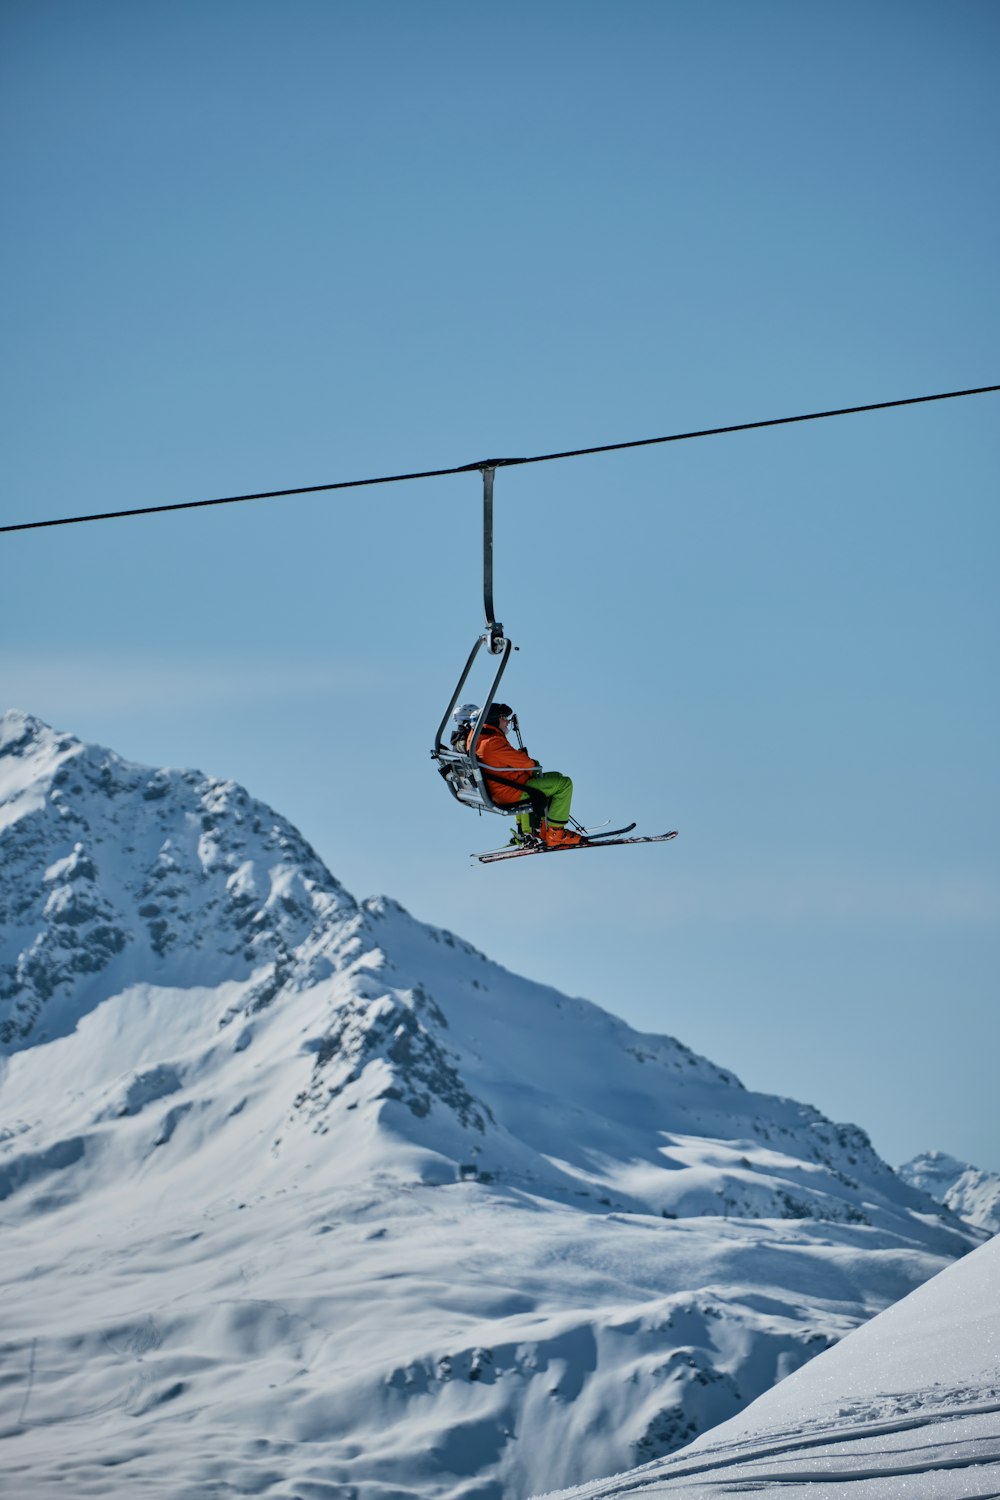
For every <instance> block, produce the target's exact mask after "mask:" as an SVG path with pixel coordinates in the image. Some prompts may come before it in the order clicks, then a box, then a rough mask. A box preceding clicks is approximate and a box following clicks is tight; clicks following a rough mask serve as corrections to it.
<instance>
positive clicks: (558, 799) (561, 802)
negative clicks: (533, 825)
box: [517, 771, 573, 832]
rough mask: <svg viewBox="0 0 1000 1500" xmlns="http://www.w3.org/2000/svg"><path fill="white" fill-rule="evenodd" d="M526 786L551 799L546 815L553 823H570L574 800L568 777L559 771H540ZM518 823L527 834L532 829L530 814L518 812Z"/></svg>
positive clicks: (530, 778)
mask: <svg viewBox="0 0 1000 1500" xmlns="http://www.w3.org/2000/svg"><path fill="white" fill-rule="evenodd" d="M525 786H529V787H530V788H531V790H532V791H533V792H541V794H542V796H543V797H547V798H548V799H549V805H548V807H547V808H546V810H545V815H546V817H547V818H548V819H549V821H550V822H551V823H566V822H568V820H569V807H570V802H571V801H572V799H573V783H572V781H571V780H570V779H569V777H568V776H563V775H561V773H560V772H559V771H539V772H538V773H537V775H535V776H531V777H529V778H528V780H527V781H526V782H525ZM517 821H518V823H519V824H520V825H521V827H522V829H524V831H525V832H527V830H528V828H529V827H530V817H529V814H528V813H527V812H518V815H517Z"/></svg>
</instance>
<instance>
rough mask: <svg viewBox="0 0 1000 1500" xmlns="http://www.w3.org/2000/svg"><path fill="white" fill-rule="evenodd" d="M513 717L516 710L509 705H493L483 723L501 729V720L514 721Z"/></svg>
mask: <svg viewBox="0 0 1000 1500" xmlns="http://www.w3.org/2000/svg"><path fill="white" fill-rule="evenodd" d="M513 717H514V710H513V709H512V708H511V706H510V704H509V703H491V704H490V706H489V710H488V712H487V714H486V718H485V719H484V720H483V722H484V723H485V724H493V725H495V726H496V728H497V729H499V728H500V720H501V719H512V718H513Z"/></svg>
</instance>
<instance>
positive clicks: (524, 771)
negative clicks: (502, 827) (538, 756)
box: [465, 724, 538, 807]
mask: <svg viewBox="0 0 1000 1500" xmlns="http://www.w3.org/2000/svg"><path fill="white" fill-rule="evenodd" d="M471 745H472V734H471V732H470V734H469V738H468V739H467V740H466V742H465V748H466V750H468V749H469V748H470V746H471ZM476 759H477V760H479V761H482V763H483V765H484V766H495V767H496V769H497V770H498V771H502V772H503V775H504V779H503V781H495V780H494V779H493V777H492V776H487V778H486V787H487V790H488V792H489V794H490V796H491V797H492V798H493V801H494V802H499V803H500V804H501V806H502V807H510V806H513V804H514V803H515V802H521V801H522V800H523V797H524V793H523V792H521V791H519V790H518V787H522V786H524V784H525V782H526V781H529V780H530V779H531V776H532V775H533V774H534V772H535V771H537V770H538V762H537V760H532V758H531V756H530V755H529V754H528V752H527V750H516V749H515V748H514V746H513V745H512V744H510V743H509V741H508V739H507V736H506V735H505V734H504V733H503V731H502V730H501V729H498V728H497V727H496V726H495V725H494V724H484V725H483V730H482V733H481V734H480V736H479V740H478V743H477V745H476ZM509 781H514V782H516V783H517V785H516V786H508V785H507V783H508V782H509Z"/></svg>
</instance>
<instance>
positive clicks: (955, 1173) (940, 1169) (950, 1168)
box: [899, 1151, 1000, 1234]
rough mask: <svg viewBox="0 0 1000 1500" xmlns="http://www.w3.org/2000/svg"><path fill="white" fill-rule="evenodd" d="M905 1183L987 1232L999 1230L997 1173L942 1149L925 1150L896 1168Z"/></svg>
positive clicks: (999, 1191) (999, 1188)
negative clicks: (920, 1154) (957, 1157)
mask: <svg viewBox="0 0 1000 1500" xmlns="http://www.w3.org/2000/svg"><path fill="white" fill-rule="evenodd" d="M899 1175H900V1177H902V1179H903V1181H904V1182H909V1183H910V1184H911V1185H912V1186H913V1187H916V1188H919V1189H920V1190H921V1192H924V1193H929V1194H930V1196H931V1197H932V1198H936V1199H937V1201H938V1202H939V1203H943V1204H945V1206H946V1207H947V1208H950V1209H951V1210H952V1212H953V1213H956V1214H958V1216H959V1218H960V1219H966V1220H967V1221H968V1222H969V1223H970V1224H975V1225H977V1226H978V1228H980V1229H985V1230H987V1231H988V1232H989V1233H990V1234H997V1233H1000V1175H998V1174H997V1173H996V1172H984V1171H983V1170H982V1169H981V1168H979V1167H971V1166H969V1164H968V1162H964V1161H956V1159H955V1158H954V1157H953V1156H948V1155H946V1153H945V1152H944V1151H925V1152H924V1154H923V1155H922V1156H915V1157H914V1158H913V1160H912V1161H908V1162H904V1164H903V1166H901V1167H900V1169H899Z"/></svg>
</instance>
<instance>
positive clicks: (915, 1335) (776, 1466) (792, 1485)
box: [563, 1239, 1000, 1500]
mask: <svg viewBox="0 0 1000 1500" xmlns="http://www.w3.org/2000/svg"><path fill="white" fill-rule="evenodd" d="M998 1347H1000V1239H993V1240H991V1241H990V1243H989V1244H988V1245H983V1246H982V1247H981V1248H980V1249H978V1250H977V1251H976V1252H975V1253H974V1254H973V1255H969V1256H967V1257H966V1258H965V1259H964V1260H962V1261H960V1262H959V1263H958V1264H957V1265H954V1266H949V1267H948V1268H947V1270H945V1271H942V1272H941V1274H940V1275H938V1276H935V1277H934V1278H933V1279H932V1280H931V1281H929V1282H926V1283H925V1284H924V1285H923V1286H922V1287H918V1288H917V1290H916V1291H915V1292H911V1293H910V1295H909V1296H908V1297H905V1298H903V1300H902V1301H901V1302H897V1303H895V1304H894V1305H893V1306H892V1307H890V1308H888V1309H887V1310H886V1311H885V1312H883V1313H879V1315H878V1316H877V1317H875V1318H873V1319H872V1320H871V1322H869V1323H866V1324H865V1325H864V1327H863V1328H859V1329H856V1330H855V1332H853V1333H850V1334H848V1336H847V1338H845V1339H844V1340H843V1341H842V1342H841V1343H839V1344H838V1345H837V1346H836V1348H834V1349H830V1350H827V1352H826V1353H824V1354H821V1355H820V1356H819V1358H818V1359H815V1360H813V1361H812V1363H811V1364H809V1365H808V1366H807V1367H806V1368H805V1369H802V1370H797V1371H796V1372H795V1374H794V1375H792V1376H790V1377H789V1379H788V1380H785V1381H782V1383H781V1384H780V1385H779V1386H776V1387H775V1388H773V1389H772V1390H770V1391H767V1392H766V1393H765V1394H764V1395H763V1396H761V1397H760V1398H759V1399H758V1400H757V1401H755V1402H754V1403H753V1404H752V1406H750V1407H749V1408H748V1409H747V1410H746V1411H744V1412H741V1413H740V1415H739V1416H738V1417H734V1418H732V1419H731V1420H730V1421H728V1422H723V1423H722V1424H721V1425H720V1426H719V1427H716V1428H715V1429H714V1430H713V1431H712V1432H709V1433H707V1434H706V1435H705V1436H704V1437H700V1438H698V1439H697V1440H696V1441H695V1442H693V1443H692V1444H691V1445H690V1446H689V1447H687V1448H685V1449H683V1451H682V1452H680V1453H676V1454H674V1455H673V1456H672V1457H670V1458H668V1459H664V1460H660V1461H657V1462H655V1463H651V1464H649V1465H647V1466H644V1467H643V1468H642V1469H640V1470H634V1471H633V1472H632V1473H631V1474H627V1475H618V1476H617V1477H616V1478H613V1479H609V1480H605V1481H603V1482H601V1481H599V1482H598V1483H596V1484H585V1485H581V1486H579V1487H578V1488H575V1489H573V1490H571V1491H565V1492H563V1493H564V1500H569V1497H570V1496H572V1497H574V1500H622V1497H624V1496H626V1495H628V1496H632V1495H636V1494H642V1495H646V1496H649V1497H656V1496H665V1497H668V1500H669V1497H670V1496H674V1497H676V1500H682V1497H683V1500H723V1497H724V1496H731V1495H746V1494H753V1495H755V1496H759V1497H762V1500H779V1497H780V1500H788V1497H789V1496H805V1495H806V1494H808V1496H809V1500H843V1497H844V1496H845V1495H851V1496H854V1495H856V1496H859V1497H861V1496H869V1497H871V1500H974V1497H981V1500H996V1496H997V1495H998V1494H1000V1366H998V1361H997V1348H998Z"/></svg>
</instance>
